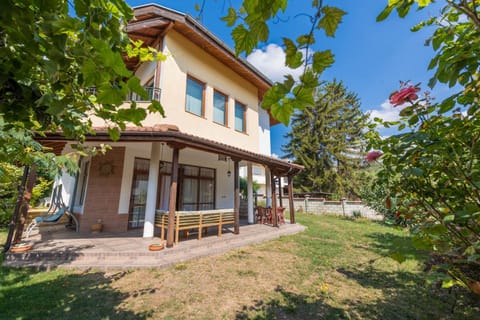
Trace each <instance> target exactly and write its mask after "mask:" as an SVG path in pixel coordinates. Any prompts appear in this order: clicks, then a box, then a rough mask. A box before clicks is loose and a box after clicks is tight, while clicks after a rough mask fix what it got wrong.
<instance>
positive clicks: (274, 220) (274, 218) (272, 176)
mask: <svg viewBox="0 0 480 320" xmlns="http://www.w3.org/2000/svg"><path fill="white" fill-rule="evenodd" d="M270 179H271V181H272V183H271V185H272V223H273V226H274V227H278V219H277V195H276V191H275V189H276V188H275V185H276V183H275V173H274V172H273V170H272V168H270Z"/></svg>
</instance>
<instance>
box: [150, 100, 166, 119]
mask: <svg viewBox="0 0 480 320" xmlns="http://www.w3.org/2000/svg"><path fill="white" fill-rule="evenodd" d="M147 110H148V111H149V112H150V113H155V112H158V113H160V115H161V116H162V117H165V110H164V109H163V106H162V105H161V104H160V102H159V101H157V100H152V103H151V104H150V105H149V106H148V107H147Z"/></svg>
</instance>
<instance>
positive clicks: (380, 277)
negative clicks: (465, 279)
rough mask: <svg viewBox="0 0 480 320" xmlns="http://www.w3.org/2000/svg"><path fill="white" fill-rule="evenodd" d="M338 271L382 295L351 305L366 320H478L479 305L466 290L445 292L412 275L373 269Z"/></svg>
mask: <svg viewBox="0 0 480 320" xmlns="http://www.w3.org/2000/svg"><path fill="white" fill-rule="evenodd" d="M337 271H338V272H339V273H341V274H343V275H345V276H346V277H347V278H348V279H350V280H354V281H356V282H357V283H358V284H359V285H361V286H362V287H363V288H369V289H374V290H375V291H377V292H378V291H380V292H381V294H380V295H379V296H380V297H381V298H377V299H373V300H369V301H361V303H357V304H353V303H351V301H346V304H348V305H350V310H351V312H353V313H354V314H356V315H359V316H360V317H361V318H367V319H399V320H400V319H478V314H479V312H480V301H479V300H478V299H477V298H476V297H475V296H474V295H473V294H471V293H470V292H468V291H467V290H465V289H463V288H458V287H457V288H452V289H448V290H447V289H442V288H440V287H438V286H430V285H427V284H426V283H425V281H424V280H423V278H422V277H421V276H420V275H417V274H414V273H411V272H402V271H395V272H393V271H392V272H385V271H379V270H377V269H375V268H373V267H371V266H369V267H366V268H363V269H355V268H348V269H346V268H339V269H337Z"/></svg>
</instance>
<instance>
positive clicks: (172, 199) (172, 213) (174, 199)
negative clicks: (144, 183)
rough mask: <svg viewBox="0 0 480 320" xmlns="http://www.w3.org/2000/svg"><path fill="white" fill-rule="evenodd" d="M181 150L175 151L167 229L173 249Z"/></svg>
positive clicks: (176, 149) (175, 149) (168, 239)
mask: <svg viewBox="0 0 480 320" xmlns="http://www.w3.org/2000/svg"><path fill="white" fill-rule="evenodd" d="M179 151H180V150H179V149H178V148H174V149H173V156H172V181H171V182H170V199H169V203H168V229H167V248H171V247H173V240H174V236H175V230H174V228H175V211H176V206H177V185H178V158H179Z"/></svg>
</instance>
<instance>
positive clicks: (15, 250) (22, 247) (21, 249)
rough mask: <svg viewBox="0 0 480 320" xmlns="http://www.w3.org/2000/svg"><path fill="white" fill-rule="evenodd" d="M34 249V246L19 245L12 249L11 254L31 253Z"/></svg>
mask: <svg viewBox="0 0 480 320" xmlns="http://www.w3.org/2000/svg"><path fill="white" fill-rule="evenodd" d="M32 248H33V245H32V244H17V245H14V246H12V247H11V248H10V252H13V253H22V252H27V251H30V250H32Z"/></svg>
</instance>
